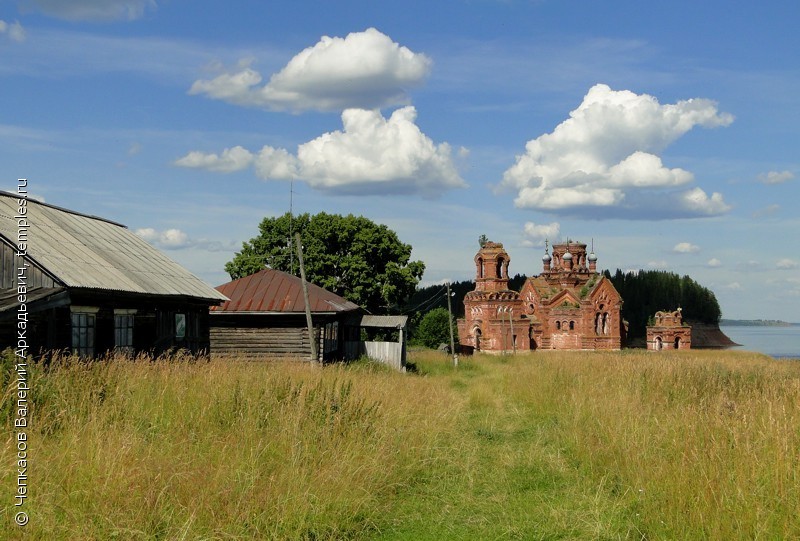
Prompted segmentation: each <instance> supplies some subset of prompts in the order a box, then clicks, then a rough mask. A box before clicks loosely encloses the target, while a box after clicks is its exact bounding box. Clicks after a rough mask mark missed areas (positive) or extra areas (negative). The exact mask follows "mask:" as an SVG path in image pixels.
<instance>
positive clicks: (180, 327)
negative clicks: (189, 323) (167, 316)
mask: <svg viewBox="0 0 800 541" xmlns="http://www.w3.org/2000/svg"><path fill="white" fill-rule="evenodd" d="M175 338H177V339H178V340H183V339H184V338H186V314H175Z"/></svg>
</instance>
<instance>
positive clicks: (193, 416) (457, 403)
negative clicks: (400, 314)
mask: <svg viewBox="0 0 800 541" xmlns="http://www.w3.org/2000/svg"><path fill="white" fill-rule="evenodd" d="M412 361H413V362H414V363H415V364H416V367H417V369H418V373H417V374H405V375H404V374H400V373H396V372H392V371H390V370H385V369H382V368H379V367H378V368H376V367H374V366H373V365H369V364H361V363H358V364H356V365H351V366H327V367H324V368H320V367H314V366H309V365H307V364H303V363H293V362H271V363H263V362H247V361H243V360H239V359H235V358H222V359H215V360H214V361H212V362H203V361H197V360H193V359H190V358H178V359H171V360H166V359H163V360H158V361H151V360H149V359H145V358H140V359H137V360H134V361H131V360H124V359H111V360H107V361H104V362H98V363H91V364H86V363H81V362H76V361H73V360H70V359H68V358H64V359H60V360H56V362H54V364H53V365H51V366H50V367H49V368H47V369H45V368H43V367H37V368H36V369H35V370H34V371H33V373H32V374H31V387H32V388H33V390H34V391H33V396H34V406H33V409H32V413H31V426H30V430H29V437H30V468H31V471H30V489H31V496H30V500H29V502H28V504H26V505H27V506H28V507H27V510H28V511H30V513H31V521H30V523H29V524H28V526H26V527H25V529H20V528H18V527H16V526H14V525H13V524H12V521H13V512H14V508H13V497H12V495H13V492H9V493H8V494H7V495H6V497H5V498H6V501H5V502H3V503H0V506H1V507H2V510H3V511H2V518H1V520H2V522H0V538H2V539H5V538H9V539H13V538H15V536H16V537H22V536H23V534H27V535H26V536H25V537H27V538H29V539H56V540H57V539H363V538H381V539H413V540H419V539H436V540H439V539H485V538H493V539H555V538H562V539H726V540H727V539H797V538H800V516H799V515H798V513H797V510H798V509H800V363H796V362H788V361H774V360H772V359H769V358H767V357H763V356H758V355H753V354H747V353H739V352H701V351H688V352H662V353H661V354H654V353H648V352H643V351H623V352H607V353H600V352H597V353H590V352H569V353H556V352H535V353H533V354H528V355H517V356H504V357H491V356H481V355H479V356H476V357H474V358H471V359H462V360H461V363H460V365H459V367H458V368H457V369H455V368H453V367H452V364H451V359H450V358H449V357H448V356H446V355H442V354H439V353H437V352H422V353H419V352H415V353H413V354H412ZM6 369H7V367H6ZM12 383H13V382H12ZM3 384H4V388H5V389H6V392H5V394H4V400H3V405H2V408H0V418H2V426H1V427H0V438H2V439H1V440H0V442H1V443H2V446H3V456H4V457H11V456H13V454H14V453H13V451H14V441H13V433H12V430H11V427H12V426H13V422H12V417H13V412H12V411H11V409H10V408H9V404H10V403H11V401H10V400H9V399H10V397H11V394H10V393H11V391H12V390H13V385H10V384H9V382H8V380H5V379H4V380H3ZM5 463H6V464H7V466H6V467H3V468H0V480H1V481H0V482H1V483H2V485H1V486H3V487H12V486H14V484H15V478H14V476H15V474H16V469H15V468H12V467H11V465H12V463H13V462H12V461H11V460H10V458H9V459H7V460H6V462H5Z"/></svg>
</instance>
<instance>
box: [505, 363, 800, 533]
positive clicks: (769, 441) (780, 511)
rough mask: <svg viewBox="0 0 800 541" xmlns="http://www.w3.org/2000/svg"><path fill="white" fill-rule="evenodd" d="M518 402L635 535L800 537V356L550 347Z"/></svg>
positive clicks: (512, 378) (513, 386) (515, 382)
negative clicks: (613, 503) (613, 502)
mask: <svg viewBox="0 0 800 541" xmlns="http://www.w3.org/2000/svg"><path fill="white" fill-rule="evenodd" d="M498 369H499V370H501V371H503V372H505V373H506V376H505V381H506V382H507V390H508V394H509V395H510V396H513V397H514V398H513V402H514V403H515V404H518V405H519V406H520V407H523V408H524V409H525V411H526V412H527V414H528V415H530V416H531V419H532V422H534V423H538V424H540V425H543V426H550V427H551V429H550V433H551V434H552V435H553V436H554V437H556V438H558V441H559V446H560V448H561V449H562V450H563V452H564V456H565V457H566V458H567V459H568V460H569V461H570V463H571V464H572V466H573V467H574V468H575V469H576V470H577V471H580V472H582V473H583V474H584V475H585V476H587V477H589V478H591V479H593V480H594V482H595V483H596V484H597V486H598V487H602V488H603V490H604V491H605V492H606V493H607V494H608V495H610V496H613V497H615V498H617V499H618V501H619V503H620V505H623V506H624V507H625V509H626V513H625V522H626V524H627V527H626V528H624V529H621V531H624V532H625V535H626V536H630V537H632V538H640V539H800V517H799V516H798V510H800V363H797V362H789V361H776V360H773V359H770V358H767V357H765V356H761V355H757V354H748V353H738V352H719V351H689V352H663V353H662V354H653V353H648V352H642V351H638V352H631V351H625V352H621V353H620V352H617V353H583V354H581V353H550V354H542V355H535V356H530V357H528V358H525V359H519V360H517V361H516V362H513V363H512V364H507V365H498Z"/></svg>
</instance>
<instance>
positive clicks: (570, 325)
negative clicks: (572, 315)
mask: <svg viewBox="0 0 800 541" xmlns="http://www.w3.org/2000/svg"><path fill="white" fill-rule="evenodd" d="M569 330H571V331H574V330H575V322H574V321H570V322H569Z"/></svg>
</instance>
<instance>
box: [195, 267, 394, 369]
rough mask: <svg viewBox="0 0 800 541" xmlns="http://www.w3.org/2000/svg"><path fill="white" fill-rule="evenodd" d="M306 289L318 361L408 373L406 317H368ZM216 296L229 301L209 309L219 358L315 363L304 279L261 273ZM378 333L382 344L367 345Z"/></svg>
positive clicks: (220, 288) (342, 301) (354, 307)
mask: <svg viewBox="0 0 800 541" xmlns="http://www.w3.org/2000/svg"><path fill="white" fill-rule="evenodd" d="M307 285H308V300H309V307H310V311H311V320H312V327H313V329H314V338H313V339H314V340H317V341H318V342H317V343H318V347H317V352H318V358H317V360H318V361H321V362H331V361H340V360H353V359H357V358H358V357H360V356H362V355H364V356H367V357H370V358H371V359H373V360H376V361H378V362H382V363H384V364H388V365H389V366H392V367H393V368H396V369H398V370H404V369H405V365H406V340H407V336H408V332H407V326H408V317H407V316H374V315H369V314H365V311H364V310H363V309H362V308H361V307H360V306H358V305H357V304H355V303H353V302H350V301H348V300H347V299H345V298H343V297H340V296H339V295H336V294H335V293H332V292H330V291H328V290H326V289H323V288H321V287H319V286H316V285H314V284H311V283H309V284H307ZM217 291H219V292H220V293H222V294H224V295H225V296H226V297H228V298H229V299H230V300H229V301H227V302H224V303H222V304H221V305H220V306H212V307H211V309H210V313H211V349H212V351H213V352H214V353H215V354H219V353H230V354H232V355H238V356H245V357H253V358H256V357H257V358H260V359H263V358H270V357H273V358H283V359H288V358H295V359H303V360H309V359H311V342H310V340H309V336H308V324H307V321H306V313H305V299H304V297H303V289H302V282H301V280H300V278H298V277H297V276H292V275H291V274H287V273H285V272H282V271H278V270H274V269H263V270H261V271H259V272H257V273H255V274H251V275H250V276H245V277H244V278H239V279H238V280H233V281H232V282H228V283H226V284H222V285H221V286H218V287H217ZM376 330H381V331H383V332H382V333H381V339H379V340H370V339H368V338H367V336H368V335H370V334H372V333H373V332H374V331H376ZM385 335H389V338H388V339H387V338H386V336H385Z"/></svg>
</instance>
